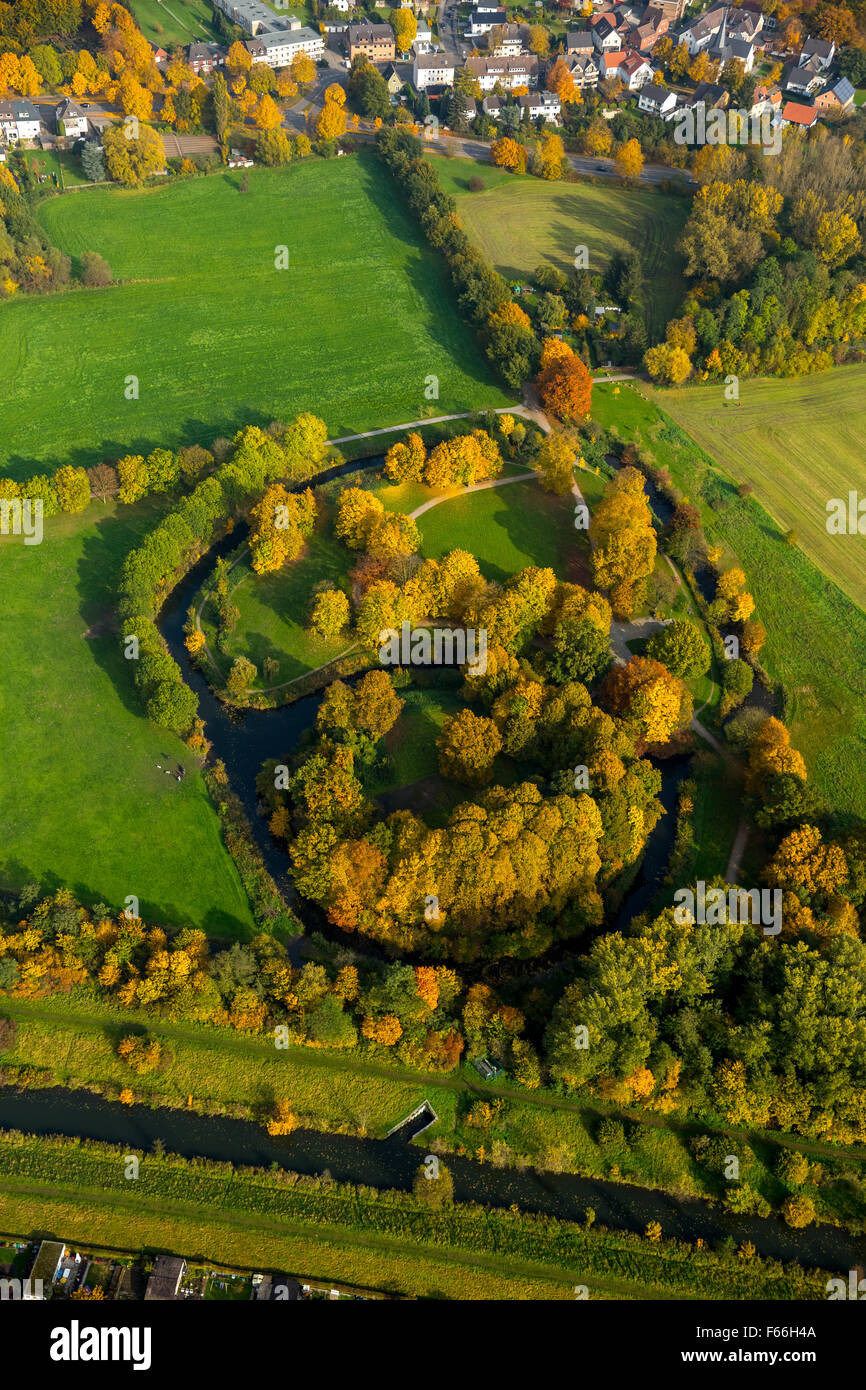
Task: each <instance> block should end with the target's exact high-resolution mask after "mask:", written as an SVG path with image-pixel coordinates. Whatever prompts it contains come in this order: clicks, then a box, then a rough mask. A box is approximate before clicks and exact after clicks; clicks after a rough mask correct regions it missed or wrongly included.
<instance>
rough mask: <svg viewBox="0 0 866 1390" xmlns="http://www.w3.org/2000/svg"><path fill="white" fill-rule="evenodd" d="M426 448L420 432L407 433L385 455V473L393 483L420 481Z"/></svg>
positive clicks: (425, 458)
mask: <svg viewBox="0 0 866 1390" xmlns="http://www.w3.org/2000/svg"><path fill="white" fill-rule="evenodd" d="M426 460H427V449H426V447H425V444H424V440H423V439H422V438H421V436H420V434H414V433H412V434H407V435H406V438H405V439H400V440H398V441H397V443H396V444H392V445H391V448H390V449H389V450H388V452H387V454H386V455H385V475H386V477H388V478H390V479H391V481H392V482H394V483H420V481H421V478H422V476H423V473H424V464H425V462H426Z"/></svg>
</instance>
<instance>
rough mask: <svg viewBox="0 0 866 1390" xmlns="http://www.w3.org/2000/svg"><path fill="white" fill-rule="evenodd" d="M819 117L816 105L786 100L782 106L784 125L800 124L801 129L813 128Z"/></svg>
mask: <svg viewBox="0 0 866 1390" xmlns="http://www.w3.org/2000/svg"><path fill="white" fill-rule="evenodd" d="M817 119H818V112H817V110H816V109H815V107H814V106H804V105H803V104H802V103H801V102H798V101H786V102H785V105H784V106H783V107H782V125H783V126H784V125H794V126H799V127H800V129H801V130H811V129H812V126H813V125H814V124H815V122H816V121H817Z"/></svg>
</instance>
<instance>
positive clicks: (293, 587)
mask: <svg viewBox="0 0 866 1390" xmlns="http://www.w3.org/2000/svg"><path fill="white" fill-rule="evenodd" d="M329 532H330V524H329V523H328V522H326V523H325V525H320V526H319V527H318V529H317V530H316V532H315V533H314V534H313V536H312V537H311V538H310V540H309V542H308V543H307V546H306V548H305V550H304V553H303V555H302V556H301V557H300V559H298V560H296V561H294V562H293V563H292V564H289V565H286V566H285V567H284V568H283V569H281V570H278V571H276V572H275V573H273V574H256V573H255V571H254V570H253V568H252V566H251V565H250V561H249V555H248V554H247V555H246V556H245V557H244V558H243V559H242V560H240V561H239V562H238V564H237V565H236V566H235V567H234V568H233V569H232V571H231V573H230V576H229V589H230V593H231V601H232V603H233V604H234V605H235V607H236V608H237V609H238V612H239V615H240V616H239V617H238V620H237V625H236V627H235V628H234V629H233V630H232V633H231V636H230V638H229V641H228V644H227V645H228V651H227V652H221V651H219V650H218V649H217V646H216V631H217V628H216V624H217V611H216V604H215V600H214V598H213V597H210V598H208V599H206V600H205V603H204V607H203V609H202V614H201V624H202V628H203V629H204V632H205V635H206V637H207V640H208V646H209V649H210V651H211V653H212V655H213V657H214V660H215V661H216V664H217V667H218V669H219V670H220V671H221V672H222V674H223V676H227V675H228V671H229V667H230V666H231V663H232V661H233V660H234V658H235V657H236V656H246V657H247V658H248V659H249V660H250V661H252V662H253V664H254V665H255V666H256V667H257V669H258V672H259V680H258V681H257V682H256V684H257V685H258V686H259V687H260V688H262V689H268V688H270V687H269V686H268V684H267V683H266V682H265V681H264V679H263V678H262V670H263V663H264V661H265V659H266V657H271V658H272V659H273V660H274V661H276V662H277V666H278V670H277V673H276V675H275V676H274V678H273V680H272V681H271V682H270V686H276V685H281V684H283V683H284V682H286V681H291V680H294V679H295V678H296V677H297V676H302V675H304V673H305V672H307V671H311V670H314V669H315V668H316V667H317V666H323V665H324V664H325V663H326V662H328V661H332V660H333V659H334V657H336V656H339V654H340V653H341V652H343V651H345V650H346V648H347V647H351V646H352V645H353V642H354V638H353V637H352V635H351V632H349V631H346V632H344V633H342V634H341V635H340V636H339V637H327V638H325V637H319V636H317V635H316V634H315V633H313V632H310V631H309V630H308V629H307V625H306V624H307V617H308V613H309V609H310V603H311V600H312V596H313V590H314V586H315V585H316V584H317V583H319V582H320V581H329V582H330V583H331V584H333V585H335V586H337V587H340V586H341V585H342V583H343V581H344V580H345V578H346V575H347V574H348V571H349V569H350V568H351V566H352V562H353V557H352V556H351V555H350V553H349V552H348V551H347V550H346V548H345V546H343V545H341V543H340V542H339V541H338V540H335V539H334V537H333V536H332V535H330V534H329Z"/></svg>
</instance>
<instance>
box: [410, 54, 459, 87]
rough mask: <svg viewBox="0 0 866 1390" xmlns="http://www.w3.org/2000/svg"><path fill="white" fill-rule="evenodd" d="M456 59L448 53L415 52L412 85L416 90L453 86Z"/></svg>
mask: <svg viewBox="0 0 866 1390" xmlns="http://www.w3.org/2000/svg"><path fill="white" fill-rule="evenodd" d="M453 85H454V59H453V58H449V57H448V54H447V53H423V54H418V53H416V54H415V61H414V63H413V64H412V86H413V87H414V88H415V91H416V92H423V90H424V88H425V87H453Z"/></svg>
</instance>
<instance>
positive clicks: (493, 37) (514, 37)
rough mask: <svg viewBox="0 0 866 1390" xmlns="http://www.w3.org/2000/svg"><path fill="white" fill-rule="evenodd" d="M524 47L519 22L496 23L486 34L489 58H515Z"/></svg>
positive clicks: (522, 31)
mask: <svg viewBox="0 0 866 1390" xmlns="http://www.w3.org/2000/svg"><path fill="white" fill-rule="evenodd" d="M526 47H527V45H526V43H525V41H524V30H523V26H522V25H521V24H497V25H496V26H495V28H493V29H491V30H490V33H489V34H488V35H487V52H488V53H489V54H490V57H491V58H517V57H519V55H520V54H521V53H523V52H524V50H525V49H526Z"/></svg>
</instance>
